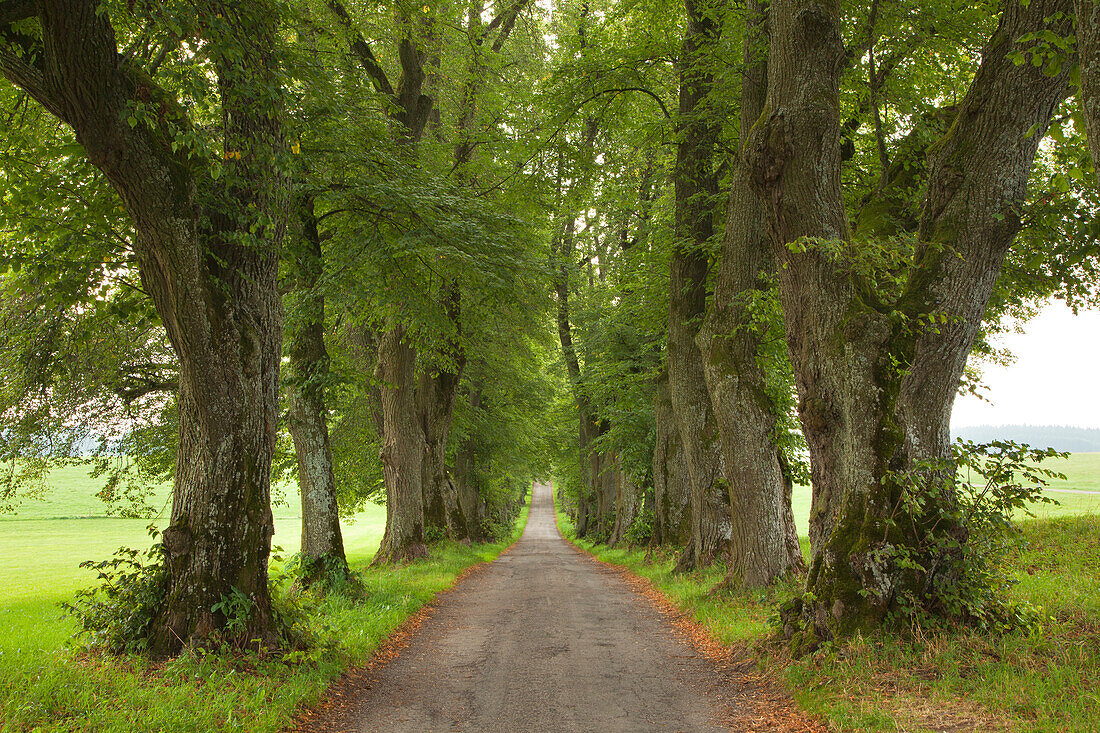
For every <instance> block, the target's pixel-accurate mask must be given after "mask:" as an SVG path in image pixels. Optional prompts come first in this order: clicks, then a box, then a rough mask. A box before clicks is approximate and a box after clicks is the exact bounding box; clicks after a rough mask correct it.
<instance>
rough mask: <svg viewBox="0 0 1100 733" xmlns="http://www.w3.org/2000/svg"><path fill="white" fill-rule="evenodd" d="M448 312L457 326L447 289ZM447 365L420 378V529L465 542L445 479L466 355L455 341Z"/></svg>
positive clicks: (454, 300)
mask: <svg viewBox="0 0 1100 733" xmlns="http://www.w3.org/2000/svg"><path fill="white" fill-rule="evenodd" d="M448 291H449V293H450V295H445V296H444V297H445V298H447V299H448V300H449V303H448V311H449V314H450V318H451V320H452V322H454V323H455V324H456V325H457V324H458V322H459V314H458V290H457V287H452V288H448ZM446 356H447V358H448V359H449V360H450V361H451V363H450V364H447V365H445V366H441V367H439V368H438V370H437V371H435V373H429V372H428V371H423V372H422V373H421V375H420V389H419V395H418V398H419V401H420V421H421V425H422V427H423V431H424V441H425V453H424V479H423V490H424V526H425V528H434V529H437V530H439V531H441V532H443V533H446V534H447V535H448V536H449V537H451V538H452V539H455V540H459V541H462V540H467V541H468V540H469V539H470V528H469V526H468V522H467V519H466V517H465V515H464V513H463V511H462V505H461V504H460V503H459V501H458V496H457V494H456V493H455V492H454V486H453V484H452V483H451V481H450V480H449V479H448V477H447V464H446V461H447V441H448V439H449V438H450V435H451V420H452V418H453V417H454V408H455V397H456V395H457V393H458V386H459V383H460V382H461V381H462V371H463V369H464V367H465V364H466V352H465V350H464V349H463V348H462V346H461V345H460V344H459V343H458V342H457V341H452V342H451V344H450V349H449V353H448V354H446Z"/></svg>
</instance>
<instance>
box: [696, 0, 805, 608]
mask: <svg viewBox="0 0 1100 733" xmlns="http://www.w3.org/2000/svg"><path fill="white" fill-rule="evenodd" d="M744 60H745V73H744V76H743V81H742V91H741V131H742V133H741V134H742V143H744V140H745V137H746V136H747V133H748V131H749V130H750V129H751V128H752V125H753V123H755V122H756V119H757V118H758V117H759V116H760V112H761V110H762V109H763V107H764V95H765V91H766V83H767V82H766V76H767V74H766V63H767V37H766V31H765V24H764V9H763V7H761V5H760V4H759V3H756V2H749V3H747V6H746V32H745V48H744ZM773 270H774V266H773V264H772V260H771V257H770V253H769V245H768V238H767V225H766V222H765V219H764V209H763V205H762V204H761V202H760V200H759V198H758V197H757V195H756V193H755V192H754V191H753V190H752V189H751V188H750V187H749V184H748V172H747V170H746V169H745V166H744V165H743V163H742V162H741V161H740V160H738V161H735V163H734V174H733V187H732V192H731V194H730V203H729V210H728V220H727V223H726V229H725V239H724V241H723V244H722V257H721V260H720V269H719V272H718V279H717V284H716V286H715V292H714V296H713V298H712V302H711V306H710V309H709V311H708V313H707V318H706V321H705V323H704V325H703V327H702V328H701V329H700V332H699V335H698V336H697V337H696V343H697V344H698V346H699V349H700V352H701V354H702V359H701V360H700V361H701V364H702V366H703V371H704V373H705V375H706V383H707V388H708V392H709V394H710V399H711V402H712V404H713V407H714V415H715V420H716V423H717V426H718V434H719V437H720V439H721V446H722V457H723V461H722V465H723V466H724V468H725V471H724V476H723V478H724V479H725V482H726V486H727V487H728V490H729V501H730V525H731V532H730V562H729V566H728V574H727V579H726V581H725V582H726V583H727V584H730V585H738V586H743V587H747V588H755V587H760V586H764V585H768V584H770V583H771V582H772V581H774V580H775V579H776V578H778V577H780V576H781V575H783V574H785V573H787V572H788V571H790V570H801V569H803V568H804V567H805V563H804V562H803V560H802V552H801V549H800V548H799V547H798V542H797V539H798V536H797V531H796V530H795V528H794V519H793V513H792V511H791V506H790V485H789V481H786V480H785V476H784V472H783V470H782V466H781V465H780V459H781V458H782V453H781V451H780V450H779V448H778V447H777V445H776V442H775V435H776V431H777V429H778V422H779V420H778V411H779V409H780V408H779V407H778V406H777V405H776V404H775V403H774V401H773V399H772V398H771V397H770V396H769V394H768V385H767V375H766V374H765V373H764V369H763V367H762V366H761V363H760V355H761V343H760V329H761V328H764V329H766V328H767V325H766V324H764V325H761V324H759V323H755V322H754V321H753V313H754V309H755V308H757V307H758V305H759V303H760V302H761V300H763V299H765V298H766V297H767V294H768V289H769V287H770V286H769V284H768V281H767V278H768V275H769V273H771V272H772V271H773ZM791 536H794V538H795V542H794V546H793V547H792V546H791V543H790V542H789V541H788V539H789V538H790V537H791Z"/></svg>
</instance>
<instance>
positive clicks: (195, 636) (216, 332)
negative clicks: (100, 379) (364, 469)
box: [0, 0, 287, 654]
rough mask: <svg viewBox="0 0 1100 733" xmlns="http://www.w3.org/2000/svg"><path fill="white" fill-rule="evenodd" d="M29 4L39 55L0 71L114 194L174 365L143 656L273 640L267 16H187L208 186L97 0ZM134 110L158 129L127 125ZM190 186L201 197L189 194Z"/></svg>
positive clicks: (273, 250) (278, 183)
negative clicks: (211, 170)
mask: <svg viewBox="0 0 1100 733" xmlns="http://www.w3.org/2000/svg"><path fill="white" fill-rule="evenodd" d="M26 9H27V12H26V16H25V17H28V18H31V17H36V18H37V19H38V20H39V22H40V24H41V38H42V47H41V49H38V50H37V51H36V53H34V54H24V55H22V56H20V57H15V56H12V55H9V54H8V53H7V52H5V51H2V50H0V72H2V73H3V74H4V75H5V76H6V77H8V78H9V79H10V80H12V81H13V82H14V83H15V84H17V85H19V86H21V87H23V88H24V89H26V91H27V92H29V93H30V94H31V95H32V96H33V97H34V98H35V99H37V100H38V101H39V102H41V103H42V105H43V106H44V107H46V109H48V110H49V111H50V112H52V113H53V114H55V115H57V116H58V117H59V118H60V119H62V120H63V121H64V122H65V123H67V124H69V125H70V126H72V128H73V130H74V132H75V133H76V137H77V140H78V141H79V142H80V143H81V144H82V145H83V146H84V149H85V151H86V153H87V156H88V159H89V161H91V162H92V163H93V164H94V165H96V166H97V167H98V168H100V169H101V170H102V171H103V172H104V173H105V174H106V176H107V179H108V181H109V182H110V184H111V186H112V187H113V188H114V189H115V190H116V191H117V192H118V194H119V197H120V198H121V200H122V203H123V206H124V207H125V208H126V210H127V212H128V213H129V214H130V216H131V217H132V218H133V220H134V225H135V229H136V232H137V236H136V239H135V242H134V249H135V252H136V254H137V259H138V266H139V269H140V273H141V279H142V283H143V285H144V287H145V288H146V290H147V292H149V294H150V296H151V297H152V299H153V302H154V304H155V305H156V308H157V312H158V313H159V314H160V316H161V319H162V321H163V323H164V326H165V329H166V331H167V333H168V337H169V339H170V340H171V342H172V346H173V348H174V350H175V351H176V354H177V356H178V358H179V363H180V378H179V383H180V387H179V414H180V438H179V453H178V462H177V466H176V475H175V485H174V489H173V502H172V516H171V519H170V521H169V525H168V527H167V528H166V529H165V530H164V532H163V533H162V540H163V544H164V547H165V559H166V568H167V580H166V589H165V597H164V602H163V603H162V604H161V605H160V607H159V610H158V612H157V615H156V616H155V618H154V619H153V620H152V623H151V624H150V626H149V630H148V632H147V633H148V636H149V649H150V651H151V652H152V653H154V654H167V653H173V652H175V651H178V650H179V649H180V648H182V647H183V646H185V645H191V644H195V645H209V644H216V643H219V642H221V641H228V642H230V643H233V644H238V645H245V644H249V643H251V641H252V640H253V639H258V640H260V642H261V643H262V644H265V645H269V646H274V645H277V644H278V634H277V629H276V624H275V621H274V618H273V615H272V611H271V599H270V595H269V591H268V585H267V560H268V555H269V553H270V546H271V544H270V541H271V534H272V531H273V522H272V517H271V507H270V501H269V498H270V468H271V456H272V452H273V450H274V444H275V434H276V424H277V421H278V403H277V388H278V374H279V357H280V351H281V341H282V313H281V308H280V302H279V296H278V290H277V287H276V274H277V270H278V256H277V251H278V248H279V245H280V242H281V239H282V236H283V232H284V230H285V223H286V204H287V198H286V185H285V184H286V181H285V180H284V178H283V177H282V176H281V175H280V174H279V173H278V172H277V171H276V170H275V169H274V168H273V167H272V165H271V160H272V159H273V156H272V152H273V151H276V150H278V148H279V146H280V145H281V132H280V125H281V111H280V110H278V109H273V108H272V106H271V101H270V99H271V98H270V96H266V95H267V92H266V91H264V92H262V93H261V92H259V91H258V90H259V89H263V90H269V89H271V88H272V87H274V86H275V85H276V84H277V82H278V80H277V74H276V67H275V64H274V61H273V59H272V57H271V49H272V48H274V45H275V44H274V31H275V20H276V19H277V17H278V15H277V13H276V12H275V11H274V10H273V9H272V8H270V7H268V6H267V5H266V4H265V3H255V4H253V5H250V6H249V7H248V8H235V7H233V8H230V7H227V6H224V5H222V4H220V3H208V4H207V3H204V4H200V14H201V15H203V16H213V15H214V14H215V13H217V14H219V15H221V16H222V17H223V21H224V22H223V23H221V24H219V28H220V29H222V30H221V32H220V33H214V34H211V37H210V38H209V39H208V40H209V46H208V48H207V49H206V51H207V53H208V54H209V55H210V57H211V58H213V59H214V61H215V67H216V73H217V76H218V83H219V91H220V94H221V104H222V108H223V112H224V115H225V119H226V121H227V123H226V127H225V130H224V132H225V144H226V150H227V151H228V150H232V151H240V152H241V153H242V154H241V155H240V156H239V157H238V158H236V159H234V162H230V163H229V164H228V166H227V167H228V169H229V170H228V171H227V175H226V176H225V177H223V179H222V182H223V184H224V185H222V186H221V187H220V188H219V186H218V184H214V183H212V182H211V181H209V180H208V179H206V178H205V173H201V174H198V175H196V173H195V167H196V165H199V163H198V162H197V161H194V160H188V151H187V150H186V149H179V150H176V151H173V150H172V149H171V145H170V143H171V141H172V139H173V138H172V135H171V134H170V133H169V132H168V128H169V123H172V125H175V126H176V127H177V128H181V129H186V128H187V127H188V125H189V120H187V119H186V117H185V116H184V113H183V111H182V110H181V109H180V108H179V106H178V104H177V103H176V100H174V99H172V98H171V97H170V96H169V95H167V94H166V93H165V92H164V91H163V90H162V89H160V88H158V87H157V86H156V85H155V84H154V83H153V82H152V81H151V80H149V79H148V77H147V76H145V75H143V73H141V72H140V71H138V70H136V69H133V68H131V67H130V66H129V65H128V64H129V62H128V61H127V59H125V58H124V57H123V56H121V55H120V54H119V53H118V46H117V42H116V38H115V33H114V29H113V28H112V26H111V24H110V16H109V13H107V12H101V8H100V7H99V3H96V2H92V1H91V0H65V1H62V0H42V1H41V2H37V3H33V4H27V5H26ZM3 30H4V29H3V28H0V31H3ZM27 38H29V36H28V37H27ZM229 58H233V59H234V62H233V63H232V64H230V63H229V62H228V59H229ZM257 95H261V96H262V99H263V100H264V101H262V102H261V100H260V98H259V97H258V96H257ZM134 102H141V103H143V104H144V105H145V106H146V108H147V109H150V110H159V112H158V113H157V114H158V115H159V116H157V117H156V118H155V119H153V120H151V121H150V122H149V123H142V124H139V125H135V126H131V125H129V124H128V123H127V121H126V120H127V110H128V109H129V108H130V106H131V105H132V103H134ZM199 180H202V181H203V182H204V185H207V186H209V188H210V190H207V191H204V192H203V195H202V196H200V195H198V192H197V191H196V186H197V181H199ZM226 181H231V183H225V182H226ZM242 238H243V239H246V240H250V241H248V242H247V243H245V244H240V243H239V240H240V239H242ZM234 594H242V595H243V596H244V597H245V598H247V599H248V601H247V604H244V606H243V607H242V608H241V613H242V614H244V616H245V618H241V619H232V620H233V621H235V622H241V623H239V624H238V623H234V624H233V626H234V627H235V628H239V629H240V631H239V633H238V634H236V635H235V636H234V637H233V638H228V637H227V636H226V627H227V622H228V621H230V619H228V618H227V617H226V614H225V613H224V612H222V611H220V610H219V611H214V610H213V609H214V607H215V606H217V604H218V603H219V601H221V600H222V599H224V598H226V597H228V596H230V595H234Z"/></svg>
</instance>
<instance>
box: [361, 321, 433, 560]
mask: <svg viewBox="0 0 1100 733" xmlns="http://www.w3.org/2000/svg"><path fill="white" fill-rule="evenodd" d="M376 377H377V379H378V381H379V382H381V384H382V389H381V391H382V422H383V442H382V473H383V475H384V478H385V482H386V532H385V534H384V535H383V537H382V544H381V545H380V546H379V548H378V553H377V554H376V555H375V556H374V563H375V564H376V565H377V564H382V563H391V562H403V561H405V560H415V559H417V558H421V557H427V556H428V548H427V546H425V544H424V493H423V485H422V482H423V475H424V474H423V470H424V454H425V447H426V445H425V442H424V433H423V431H422V430H421V427H420V416H419V414H418V409H417V408H418V405H417V398H416V350H415V349H414V348H413V347H412V346H410V345H409V344H408V343H406V341H405V327H404V326H403V325H400V324H391V325H390V327H389V329H388V330H387V331H386V333H385V335H384V336H383V337H382V342H381V344H380V345H379V347H378V367H377V371H376Z"/></svg>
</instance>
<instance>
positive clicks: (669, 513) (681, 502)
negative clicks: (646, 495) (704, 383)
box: [653, 369, 691, 545]
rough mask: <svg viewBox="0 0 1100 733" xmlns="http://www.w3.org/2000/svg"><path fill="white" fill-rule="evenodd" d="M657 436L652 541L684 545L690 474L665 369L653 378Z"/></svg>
mask: <svg viewBox="0 0 1100 733" xmlns="http://www.w3.org/2000/svg"><path fill="white" fill-rule="evenodd" d="M654 416H655V418H656V423H657V439H656V441H655V445H654V448H653V525H654V526H653V534H654V537H653V541H654V542H655V543H656V544H659V545H686V544H687V543H688V541H689V540H690V539H691V477H690V476H688V472H687V459H686V458H685V457H684V449H683V446H682V444H681V443H680V428H679V427H678V426H677V425H676V416H675V415H674V414H673V412H672V397H670V396H669V394H668V372H667V371H665V370H664V369H662V370H661V373H660V374H659V375H658V377H657V396H656V398H655V404H654Z"/></svg>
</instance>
